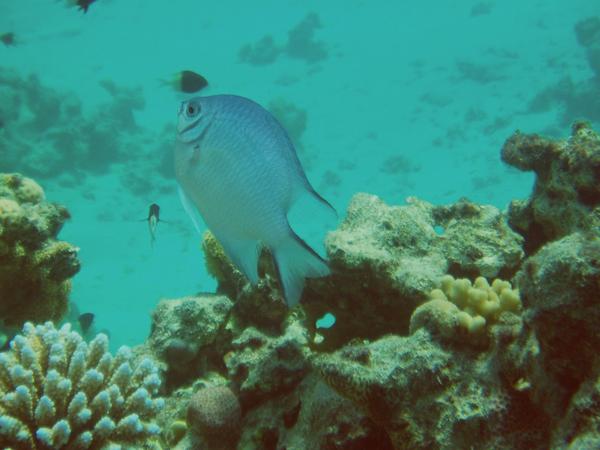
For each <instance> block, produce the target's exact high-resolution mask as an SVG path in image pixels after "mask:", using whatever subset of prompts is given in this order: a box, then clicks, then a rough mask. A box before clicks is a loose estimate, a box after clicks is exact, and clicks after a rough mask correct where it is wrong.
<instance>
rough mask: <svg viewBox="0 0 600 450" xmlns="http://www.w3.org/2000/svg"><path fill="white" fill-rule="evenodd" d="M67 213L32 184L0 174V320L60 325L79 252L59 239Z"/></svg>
mask: <svg viewBox="0 0 600 450" xmlns="http://www.w3.org/2000/svg"><path fill="white" fill-rule="evenodd" d="M68 218H69V212H68V211H67V209H66V208H64V207H63V206H60V205H57V204H54V203H49V202H47V201H46V199H45V196H44V191H43V190H42V188H41V187H40V186H39V185H38V184H37V183H36V182H35V181H33V180H32V179H30V178H27V177H24V176H22V175H19V174H0V320H2V322H3V323H4V324H5V325H8V326H15V327H20V326H22V325H23V323H24V322H25V321H28V320H30V321H35V322H43V321H46V320H54V321H57V320H59V319H60V318H61V317H62V316H63V315H64V314H65V312H66V311H67V306H68V294H69V291H70V288H71V283H70V279H71V277H73V275H75V274H76V273H77V272H78V271H79V267H80V264H79V260H78V258H77V252H78V248H77V247H75V246H73V245H71V244H69V243H67V242H63V241H60V240H57V235H58V233H59V231H60V229H61V228H62V226H63V224H64V223H65V221H66V220H67V219H68Z"/></svg>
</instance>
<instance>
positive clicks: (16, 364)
mask: <svg viewBox="0 0 600 450" xmlns="http://www.w3.org/2000/svg"><path fill="white" fill-rule="evenodd" d="M160 384H161V380H160V377H159V375H158V370H157V368H156V366H155V365H154V363H153V362H152V361H151V360H149V359H144V360H142V361H141V362H140V363H139V364H137V365H135V364H134V363H133V360H132V354H131V351H130V350H129V348H127V347H121V348H120V349H119V350H118V351H117V353H116V355H115V356H112V355H111V354H110V353H109V352H108V338H107V337H106V335H104V334H99V335H97V336H96V337H95V338H94V339H93V340H92V341H91V342H90V343H89V344H88V343H86V342H85V341H84V340H83V339H82V337H81V336H80V335H79V334H77V333H76V332H74V331H71V328H70V325H64V326H63V327H62V328H60V329H59V330H57V329H56V328H55V327H54V325H53V324H52V323H51V322H47V323H46V324H44V325H38V326H34V325H33V324H31V323H29V322H28V323H26V324H25V326H24V327H23V334H22V335H17V336H16V337H15V338H14V340H13V341H12V342H11V349H10V350H9V351H8V352H5V353H2V354H0V447H2V448H6V447H8V448H13V449H31V450H41V449H104V448H117V449H118V448H121V446H124V447H130V446H132V445H136V444H141V443H143V442H145V441H146V440H148V439H151V438H152V437H154V436H156V435H157V434H158V433H159V431H160V429H159V427H158V426H157V425H156V424H155V423H154V422H153V418H154V416H155V414H156V413H157V411H158V410H159V409H160V408H162V406H163V404H164V401H163V400H162V399H160V398H156V397H155V396H156V394H157V392H158V389H159V387H160Z"/></svg>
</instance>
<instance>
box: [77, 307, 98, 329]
mask: <svg viewBox="0 0 600 450" xmlns="http://www.w3.org/2000/svg"><path fill="white" fill-rule="evenodd" d="M94 317H95V316H94V313H89V312H88V313H83V314H81V315H80V316H79V318H78V320H79V326H80V327H81V331H83V332H84V333H87V331H88V330H89V329H90V327H91V326H92V322H94Z"/></svg>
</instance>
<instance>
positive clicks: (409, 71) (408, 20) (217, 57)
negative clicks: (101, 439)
mask: <svg viewBox="0 0 600 450" xmlns="http://www.w3.org/2000/svg"><path fill="white" fill-rule="evenodd" d="M599 12H600V7H599V5H598V3H597V2H595V1H592V0H572V1H569V2H565V1H558V0H553V1H527V2H522V1H515V0H511V1H488V2H478V1H460V2H441V1H439V2H399V1H396V2H391V1H372V2H367V1H343V2H342V1H330V2H312V1H309V2H307V1H255V2H241V1H223V2H199V1H191V0H187V1H184V0H174V1H169V2H166V1H153V2H149V1H146V0H127V1H118V0H98V1H97V2H96V3H94V4H92V5H91V7H90V10H89V12H88V13H87V14H83V13H81V12H79V11H77V10H76V9H74V8H68V7H67V5H66V2H61V1H53V0H27V1H17V0H2V2H0V34H2V33H4V32H9V31H12V32H14V33H15V34H16V36H17V40H18V41H17V44H18V45H15V46H4V45H1V44H0V67H2V68H11V69H14V70H16V71H17V72H18V73H19V74H20V75H21V76H23V77H27V76H29V74H36V75H37V76H38V77H39V80H40V82H41V84H42V85H43V86H45V87H46V88H48V89H54V90H56V91H58V92H60V93H64V94H66V93H73V94H74V95H76V96H77V97H78V98H79V99H80V101H81V102H82V107H83V113H82V114H83V116H87V117H90V118H92V117H94V111H96V110H97V108H99V107H100V106H101V105H104V104H106V103H110V102H111V101H113V100H112V99H111V96H110V95H109V94H108V93H107V90H106V89H105V88H103V87H102V85H101V83H100V82H101V81H103V80H111V81H112V82H114V83H115V84H116V86H118V87H119V89H128V88H137V87H139V88H141V90H142V91H141V93H142V95H143V99H144V101H145V106H144V108H143V109H140V110H137V111H135V121H136V123H137V125H138V126H139V127H140V130H138V131H137V132H135V133H131V134H130V135H128V137H127V139H124V140H123V142H125V141H126V140H127V141H128V142H129V141H131V142H134V144H133V145H131V146H127V148H121V149H120V150H119V151H120V152H121V154H123V153H124V154H125V155H126V157H125V158H124V159H122V160H120V161H115V164H113V165H111V166H110V170H109V171H108V172H106V173H103V174H98V173H96V171H87V172H86V171H85V170H83V171H82V172H81V173H79V175H81V174H83V175H82V176H77V177H72V176H70V175H69V176H66V174H65V173H62V172H63V171H61V170H57V173H56V174H54V175H53V176H48V177H45V178H40V177H34V178H36V180H37V181H38V182H40V183H41V184H42V185H43V186H44V188H45V190H46V193H47V197H48V198H49V200H52V201H57V202H60V203H62V204H65V205H66V206H67V207H68V208H69V210H70V211H71V214H72V216H73V217H72V220H71V221H70V222H69V223H68V224H67V225H66V226H65V228H64V229H63V231H62V233H61V236H60V237H61V238H62V239H64V240H68V241H70V242H72V243H74V244H76V245H78V246H79V247H81V252H80V257H81V260H82V269H81V272H80V273H79V274H78V275H77V276H76V277H75V279H74V287H73V292H72V300H73V302H74V303H75V304H76V305H77V307H78V308H79V310H80V311H81V312H85V311H90V312H93V313H95V314H96V327H97V328H98V329H102V328H106V329H108V330H109V331H110V334H111V339H112V343H111V344H112V346H118V345H121V344H130V345H132V344H137V343H140V342H142V341H143V340H144V339H145V337H146V336H147V334H148V332H149V327H150V311H151V310H152V309H153V307H154V306H155V305H156V303H157V302H158V300H159V299H160V298H175V297H178V296H184V295H190V294H193V293H195V292H197V291H211V290H214V288H215V284H214V282H213V281H212V280H211V279H210V277H209V276H208V275H207V273H206V270H205V268H204V263H203V255H202V252H201V249H200V237H199V236H198V235H197V234H196V233H195V231H194V229H193V227H192V225H191V222H190V221H189V220H188V218H187V217H186V216H185V213H184V211H183V208H182V207H181V206H180V204H179V199H178V197H177V193H176V191H175V189H174V188H175V180H174V179H173V178H170V177H169V176H168V168H167V169H165V170H163V171H162V172H161V171H158V170H156V167H157V166H158V165H159V164H158V162H160V161H162V160H163V159H164V158H165V154H167V156H166V158H168V152H170V150H171V145H170V144H171V143H172V141H171V139H172V140H174V136H175V120H176V112H177V108H178V105H179V102H180V101H181V100H182V99H183V98H185V96H184V95H182V94H181V93H177V92H175V91H173V90H172V89H170V88H169V87H166V86H164V85H162V84H161V83H160V82H159V80H160V79H165V78H169V77H170V76H171V75H172V74H173V73H175V72H177V71H179V70H182V69H191V70H195V71H197V72H199V73H202V74H203V75H204V76H205V77H206V78H207V79H208V80H209V83H210V86H209V88H207V89H206V90H205V91H203V94H206V95H208V94H217V93H234V94H238V95H243V96H246V97H250V98H252V99H254V100H256V101H258V102H259V103H261V104H263V105H265V106H268V105H273V104H276V103H277V102H279V104H283V105H284V106H285V108H287V110H288V112H291V114H296V117H300V118H302V117H304V116H303V114H305V118H306V125H305V128H304V129H302V127H301V126H300V125H301V124H300V125H299V126H298V136H297V138H298V141H299V142H297V143H298V144H299V146H300V147H301V149H300V150H299V154H300V158H301V160H302V161H303V163H304V165H305V168H306V171H307V174H308V177H309V179H310V180H311V181H312V183H313V185H314V186H315V187H316V188H317V190H319V191H320V193H321V194H322V195H323V196H324V197H326V198H327V199H328V200H329V201H331V203H333V204H334V205H335V207H336V208H337V209H338V211H340V213H341V215H343V212H344V211H345V208H346V205H347V204H348V201H349V199H350V197H351V196H352V195H353V194H354V193H356V192H359V191H366V192H370V193H374V194H377V195H379V196H381V197H382V198H383V199H384V200H386V201H387V202H389V203H394V204H400V203H402V202H404V199H405V198H406V197H408V196H417V197H420V198H422V199H425V200H427V201H430V202H433V203H449V202H454V201H456V200H457V199H458V198H460V197H468V198H470V199H472V200H474V201H477V202H481V203H491V204H494V205H496V206H498V207H500V208H505V207H506V205H507V204H508V202H509V201H510V200H511V199H513V198H521V197H526V196H527V195H528V194H529V191H530V189H531V183H532V177H531V176H529V175H528V174H523V173H520V172H516V171H515V170H512V169H509V168H507V167H506V166H504V165H503V164H502V163H501V162H500V158H499V151H500V148H501V146H502V143H503V142H504V140H505V139H506V138H507V137H508V136H509V135H510V134H511V133H512V132H513V131H515V130H516V129H520V130H522V131H526V132H542V133H545V134H549V135H554V136H567V135H568V133H569V126H570V122H571V121H573V120H575V119H579V118H584V119H588V120H591V121H592V122H593V123H594V125H598V120H599V119H600V109H599V108H598V100H594V101H595V103H594V101H591V103H589V102H587V101H586V99H587V98H590V99H591V98H592V97H593V94H596V98H600V95H598V94H600V88H598V87H597V86H599V85H600V83H597V82H596V83H595V84H594V83H591V84H589V80H590V79H592V77H593V76H594V75H595V74H594V72H593V70H592V68H591V67H590V63H589V61H588V59H587V54H586V50H585V48H583V47H582V46H581V45H580V44H579V43H578V41H577V39H576V33H575V31H574V26H575V24H576V23H577V22H579V21H581V20H582V19H586V18H588V17H592V16H594V15H597V14H598V13H599ZM302 24H304V25H302ZM299 25H300V26H301V28H300V29H298V28H297V27H298V26H299ZM292 30H296V31H295V32H294V31H292ZM290 31H292V35H293V39H292V42H290V39H289V33H290ZM265 36H271V37H272V41H271V42H272V43H273V45H272V46H271V47H269V48H270V50H271V51H270V53H269V52H267V53H265V54H263V55H262V56H264V57H266V56H269V55H270V57H271V58H272V59H273V61H270V62H265V61H263V62H262V63H261V64H258V63H257V61H256V56H257V55H256V54H254V56H255V58H254V59H252V58H250V60H249V59H248V58H247V57H246V58H244V57H243V54H244V53H243V51H242V49H243V48H244V47H246V46H248V45H250V46H253V45H254V46H255V45H256V43H257V42H259V41H261V39H263V38H264V37H265ZM241 51H242V54H241V53H240V52H241ZM245 54H246V55H247V52H246V53H245ZM241 55H242V56H241ZM265 55H266V56H265ZM596 75H597V76H598V75H600V74H596ZM565 79H570V80H571V84H568V83H566V82H565V81H564V80H565ZM561 83H562V84H561ZM544 90H547V92H549V94H548V95H546V96H545V97H544V96H543V95H542V93H543V92H544ZM582 91H583V94H582V93H581V92H582ZM43 92H45V91H42V95H44V94H43ZM534 99H537V101H534ZM543 99H546V101H545V102H544V101H542V100H543ZM274 102H275V103H274ZM590 104H591V106H590ZM540 105H541V106H540ZM594 105H595V106H594ZM74 119H75V120H77V119H78V117H75V118H74ZM90 120H91V119H90ZM107 123H108V122H107ZM71 125H72V126H77V123H73V124H71ZM60 126H62V127H66V126H67V125H65V124H61V125H60ZM110 126H113V127H115V130H114V132H115V133H116V134H118V133H120V132H122V130H120V129H119V128H120V125H119V122H118V121H116V122H115V123H113V122H111V123H110ZM165 127H166V128H165ZM164 130H166V131H164ZM169 133H171V134H169ZM170 135H172V137H169V136H170ZM23 139H27V140H29V141H34V140H35V141H36V142H38V141H39V140H43V139H44V133H33V132H31V133H29V134H25V135H24V136H23ZM97 144H98V145H97V148H95V149H94V151H98V152H103V151H106V149H105V148H103V143H102V142H98V143H97ZM159 144H160V145H159ZM36 145H38V144H35V145H34V144H33V143H32V145H31V148H33V149H35V148H36ZM122 145H125V144H124V143H122ZM4 151H9V150H7V149H4ZM127 152H131V154H130V155H129V154H127ZM166 160H168V159H166ZM16 168H17V169H18V167H16ZM6 169H7V168H5V167H3V162H2V161H0V171H5V170H6ZM9 169H11V170H12V169H14V167H10V168H9ZM65 172H66V169H65ZM24 174H25V175H30V176H31V174H29V173H27V171H24ZM136 176H138V177H142V178H143V179H144V180H146V181H147V182H148V183H149V184H147V185H144V187H143V188H142V189H138V192H137V194H134V193H132V192H131V189H128V188H127V185H128V184H131V183H134V182H138V181H139V180H137V179H136ZM148 186H150V187H148ZM152 202H156V203H158V204H160V205H161V208H162V216H163V219H164V220H167V221H169V224H161V226H160V227H159V230H158V233H157V241H156V244H155V245H154V247H151V246H150V242H149V235H148V230H147V227H146V224H144V223H143V222H140V221H139V219H142V218H144V217H145V216H146V214H147V208H148V205H149V204H150V203H152ZM293 214H294V218H295V223H296V224H297V227H298V228H299V231H300V234H304V235H308V240H309V241H310V242H312V243H313V244H318V243H319V241H320V240H322V237H323V233H324V232H325V230H326V228H327V227H332V226H335V224H332V223H317V224H316V223H313V222H312V214H308V213H306V211H305V210H303V209H302V208H297V209H296V210H295V211H294V213H293Z"/></svg>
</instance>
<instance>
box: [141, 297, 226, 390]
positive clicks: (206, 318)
mask: <svg viewBox="0 0 600 450" xmlns="http://www.w3.org/2000/svg"><path fill="white" fill-rule="evenodd" d="M232 306H233V303H232V302H231V300H229V299H228V298H227V297H225V296H223V295H211V294H205V295H198V296H195V297H184V298H180V299H168V300H161V301H160V302H159V303H158V306H157V307H156V309H155V310H154V311H153V313H152V329H151V332H150V338H149V340H148V344H149V346H150V348H151V349H152V352H153V353H154V354H155V355H157V357H158V358H160V359H162V360H163V361H165V362H166V364H167V366H168V369H169V375H171V376H172V377H173V376H174V377H175V378H182V377H183V378H190V377H194V376H198V374H199V373H200V372H201V371H202V370H203V368H204V367H205V366H206V364H207V361H208V360H209V359H210V358H211V356H213V354H214V351H212V350H211V348H212V347H213V346H214V345H215V341H216V340H217V336H218V334H219V332H220V331H221V330H222V328H223V327H224V326H225V323H226V321H227V318H228V317H229V312H230V310H231V308H232ZM170 381H171V379H170V378H169V379H168V380H167V382H168V383H167V384H170ZM175 381H177V380H175Z"/></svg>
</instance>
